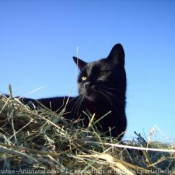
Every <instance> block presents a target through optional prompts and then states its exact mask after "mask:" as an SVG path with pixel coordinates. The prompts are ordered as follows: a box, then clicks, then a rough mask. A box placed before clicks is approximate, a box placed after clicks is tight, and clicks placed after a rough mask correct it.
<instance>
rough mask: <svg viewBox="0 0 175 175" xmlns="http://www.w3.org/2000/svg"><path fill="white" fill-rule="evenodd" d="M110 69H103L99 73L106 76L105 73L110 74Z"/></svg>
mask: <svg viewBox="0 0 175 175" xmlns="http://www.w3.org/2000/svg"><path fill="white" fill-rule="evenodd" d="M108 72H109V71H108V70H102V71H100V73H99V75H100V76H105V75H107V74H108Z"/></svg>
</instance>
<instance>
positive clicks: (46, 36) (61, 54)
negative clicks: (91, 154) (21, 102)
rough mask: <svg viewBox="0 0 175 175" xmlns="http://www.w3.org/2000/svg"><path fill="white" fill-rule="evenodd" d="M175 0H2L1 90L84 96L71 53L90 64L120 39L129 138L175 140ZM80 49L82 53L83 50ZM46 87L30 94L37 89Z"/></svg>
mask: <svg viewBox="0 0 175 175" xmlns="http://www.w3.org/2000/svg"><path fill="white" fill-rule="evenodd" d="M174 9H175V1H173V0H155V1H151V0H148V1H144V0H133V1H129V0H124V1H122V0H118V1H115V0H101V1H100V0H95V1H93V0H84V1H80V0H57V1H56V0H47V1H46V0H45V1H44V0H43V1H42V0H36V1H34V0H32V1H29V0H28V1H27V0H24V1H22V0H21V1H20V0H19V1H18V0H15V1H10V0H6V1H5V0H2V1H0V77H1V78H0V81H1V83H0V92H3V93H8V84H11V85H12V88H13V94H14V96H15V95H20V96H26V97H30V98H40V97H51V96H63V95H69V94H70V92H71V89H72V88H73V91H72V95H73V96H74V95H77V86H76V77H77V74H78V72H77V69H76V66H75V64H74V62H73V61H72V56H77V55H78V57H80V58H81V59H83V60H85V61H87V62H90V61H94V60H97V59H100V58H103V57H106V56H107V55H108V53H109V52H110V50H111V48H112V47H113V45H114V44H116V43H121V44H122V45H123V47H124V49H125V54H126V58H125V59H126V72H127V79H128V89H127V117H128V129H127V134H126V138H132V137H133V136H135V135H134V133H133V132H134V131H136V132H138V133H141V134H143V135H144V134H145V136H148V135H149V131H150V129H151V128H152V127H153V126H154V125H156V126H157V127H158V128H160V130H161V132H163V133H164V134H165V135H166V136H167V138H168V140H167V139H166V137H164V136H163V135H162V134H161V132H160V131H159V130H158V129H156V133H155V134H154V137H153V139H157V140H163V141H170V142H171V143H172V142H174V138H175V127H174V125H175V119H174V118H175V103H174V98H175V78H174V77H175V68H174V67H175V12H174ZM77 47H78V53H77ZM42 86H44V88H42V89H40V90H38V91H36V92H33V93H31V94H30V93H29V92H31V91H33V90H35V89H37V88H40V87H42Z"/></svg>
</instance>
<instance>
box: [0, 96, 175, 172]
mask: <svg viewBox="0 0 175 175" xmlns="http://www.w3.org/2000/svg"><path fill="white" fill-rule="evenodd" d="M63 113H64V111H62V112H61V113H60V114H56V113H54V112H52V111H50V110H49V109H46V108H44V107H42V108H41V109H39V110H31V109H30V108H29V106H28V105H23V104H22V103H21V102H20V101H19V100H18V99H17V98H10V97H9V98H7V97H6V96H3V95H2V96H1V98H0V174H3V172H6V174H10V173H11V174H15V173H16V174H18V173H20V174H46V173H48V174H70V175H74V174H75V175H78V174H128V175H132V174H173V171H174V169H173V168H174V166H175V149H174V148H173V147H172V146H171V145H168V144H163V143H160V142H150V143H149V145H148V144H147V142H146V141H145V140H144V139H143V138H142V137H141V136H140V135H139V134H138V135H137V140H132V141H124V142H123V143H118V142H117V140H116V139H115V138H109V137H102V136H101V133H100V132H99V131H97V130H96V129H95V127H89V128H81V127H80V125H79V122H80V121H74V120H66V119H65V118H63V117H62V114H63ZM91 126H92V125H91ZM153 148H156V149H153ZM149 149H150V150H149ZM160 149H161V150H160ZM174 174H175V172H174Z"/></svg>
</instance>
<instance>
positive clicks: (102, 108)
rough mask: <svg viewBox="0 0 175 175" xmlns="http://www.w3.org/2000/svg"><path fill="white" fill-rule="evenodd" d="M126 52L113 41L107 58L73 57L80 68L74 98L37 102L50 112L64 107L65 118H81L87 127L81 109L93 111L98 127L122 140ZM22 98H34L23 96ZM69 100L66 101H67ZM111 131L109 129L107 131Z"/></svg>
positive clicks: (87, 120)
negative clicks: (87, 61)
mask: <svg viewBox="0 0 175 175" xmlns="http://www.w3.org/2000/svg"><path fill="white" fill-rule="evenodd" d="M124 57H125V54H124V50H123V47H122V45H121V44H116V45H115V46H114V47H113V48H112V50H111V52H110V54H109V55H108V57H107V58H103V59H100V60H98V61H94V62H90V63H86V62H84V61H82V60H80V59H78V58H76V57H73V59H74V61H75V63H76V64H77V66H78V67H79V69H80V73H79V76H78V91H79V95H78V96H77V97H54V98H43V99H38V100H37V101H39V102H41V103H42V104H43V105H45V106H47V107H48V108H51V109H52V110H53V111H56V112H58V113H59V112H60V110H62V108H63V107H64V106H66V113H65V114H64V116H65V117H67V118H79V117H80V118H81V119H83V124H84V126H85V127H86V126H87V125H88V123H89V119H88V117H87V115H86V114H84V112H83V111H85V112H86V111H89V112H90V113H91V114H95V120H98V119H100V118H101V117H102V116H104V115H105V114H107V113H109V114H108V115H107V116H105V117H104V118H103V119H101V120H100V121H99V122H98V123H97V127H98V129H99V130H102V131H104V132H106V133H107V135H112V136H113V137H118V140H121V138H122V136H123V133H124V132H125V130H126V125H127V121H126V115H125V104H126V101H125V100H126V98H125V94H126V73H125V68H124V64H125V60H124ZM23 101H24V102H25V103H27V102H28V101H34V100H33V99H27V98H24V99H23ZM67 101H68V104H66V102H67ZM110 129H111V131H110ZM109 131H110V132H109Z"/></svg>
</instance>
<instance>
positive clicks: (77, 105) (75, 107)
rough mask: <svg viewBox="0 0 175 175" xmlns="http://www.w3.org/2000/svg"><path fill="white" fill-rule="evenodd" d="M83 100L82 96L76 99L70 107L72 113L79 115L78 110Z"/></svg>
mask: <svg viewBox="0 0 175 175" xmlns="http://www.w3.org/2000/svg"><path fill="white" fill-rule="evenodd" d="M83 100H84V95H80V96H79V97H78V99H77V100H76V102H75V103H74V106H73V107H72V111H75V113H77V115H78V113H79V109H80V107H81V104H82V102H83Z"/></svg>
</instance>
